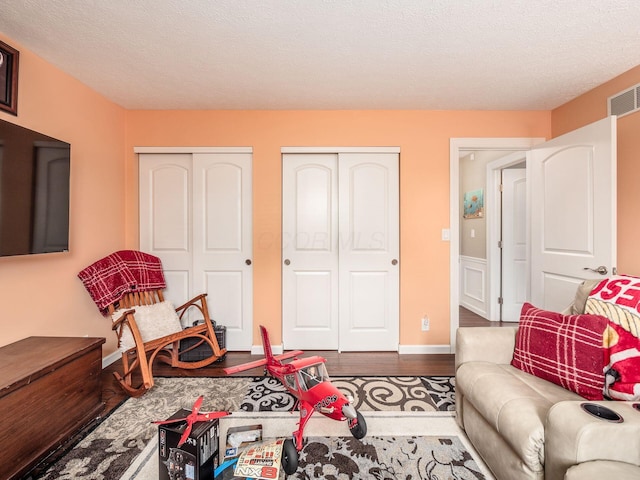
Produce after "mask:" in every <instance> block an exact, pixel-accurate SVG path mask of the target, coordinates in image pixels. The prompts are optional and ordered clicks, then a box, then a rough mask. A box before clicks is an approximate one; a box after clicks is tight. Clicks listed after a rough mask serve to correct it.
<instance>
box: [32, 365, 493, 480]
mask: <svg viewBox="0 0 640 480" xmlns="http://www.w3.org/2000/svg"><path fill="white" fill-rule="evenodd" d="M452 380H453V379H452V378H451V377H369V378H333V379H332V381H333V382H334V383H335V384H336V385H337V386H338V387H339V388H340V389H343V391H345V393H350V394H351V395H353V396H354V399H355V403H356V405H357V409H358V410H362V411H366V410H369V411H371V410H405V411H435V410H441V411H447V410H453V409H454V400H453V384H452ZM199 395H203V396H204V403H203V405H202V411H215V410H228V411H232V412H233V411H242V410H244V411H278V410H279V411H282V410H283V409H287V406H288V409H289V410H290V409H291V408H292V407H293V404H294V402H293V400H294V399H293V397H291V396H290V395H289V394H288V393H287V392H286V391H285V390H284V387H282V386H281V385H280V384H279V382H277V381H275V380H274V379H271V378H266V379H265V378H263V377H260V378H238V377H229V378H215V379H213V378H157V379H156V386H155V387H154V388H153V389H152V390H151V391H149V392H148V393H147V394H145V395H144V396H142V397H140V398H131V399H128V400H127V401H126V402H124V404H123V405H122V406H120V407H119V408H118V409H116V410H115V411H114V412H113V413H112V414H111V415H110V416H109V417H107V418H106V419H105V420H104V421H103V422H102V423H101V424H100V425H98V427H97V428H96V429H95V430H94V431H93V432H91V433H90V434H89V435H88V436H87V437H85V438H84V439H83V440H82V441H81V442H80V443H78V445H76V446H75V447H74V448H73V449H72V450H71V451H69V452H68V453H67V454H66V455H65V456H64V457H62V458H61V459H60V460H59V461H58V462H57V463H56V464H54V465H53V466H51V467H50V468H49V469H48V470H47V471H46V472H45V473H44V474H43V476H41V477H40V478H44V479H57V478H62V479H76V478H86V479H106V480H111V479H119V478H120V477H121V476H122V474H123V473H124V472H125V471H126V470H127V468H128V467H129V465H131V463H132V462H133V461H134V459H135V458H136V457H137V456H138V455H139V454H140V452H142V450H143V449H144V448H145V446H146V445H147V444H149V443H150V441H151V440H152V439H154V438H155V437H156V436H157V426H156V425H153V424H152V423H151V422H152V421H153V420H162V419H165V418H168V417H169V416H171V415H172V414H173V413H175V412H176V411H177V410H179V409H180V408H187V409H190V408H191V406H192V405H193V402H194V401H195V399H196V398H197V397H198V396H199ZM333 440H334V439H332V441H333ZM335 440H338V439H335ZM307 478H322V477H307ZM324 478H330V477H324ZM336 478H338V477H336ZM341 478H350V477H348V476H347V477H341ZM354 478H355V477H354ZM362 478H395V477H367V476H365V477H362ZM403 478H405V477H403ZM406 478H410V477H406ZM414 478H423V477H414ZM424 478H429V477H424ZM434 478H436V477H434ZM445 478H446V477H445ZM460 478H466V477H460ZM478 478H483V477H478Z"/></svg>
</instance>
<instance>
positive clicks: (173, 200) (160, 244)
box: [139, 153, 193, 307]
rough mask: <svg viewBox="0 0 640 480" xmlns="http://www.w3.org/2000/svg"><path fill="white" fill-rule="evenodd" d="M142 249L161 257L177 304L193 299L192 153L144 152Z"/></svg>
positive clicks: (169, 291)
mask: <svg viewBox="0 0 640 480" xmlns="http://www.w3.org/2000/svg"><path fill="white" fill-rule="evenodd" d="M139 162H140V179H139V194H140V250H142V251H144V252H147V253H150V254H152V255H155V256H157V257H159V258H160V259H161V261H162V267H163V270H164V276H165V279H166V281H167V289H166V290H165V296H166V299H167V300H169V301H171V302H172V303H173V304H174V306H176V307H177V306H179V305H182V304H183V303H184V302H185V301H187V300H189V299H190V298H191V292H192V290H193V276H192V269H191V266H192V248H191V243H192V242H191V154H154V153H146V154H140V156H139Z"/></svg>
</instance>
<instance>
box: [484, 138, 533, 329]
mask: <svg viewBox="0 0 640 480" xmlns="http://www.w3.org/2000/svg"><path fill="white" fill-rule="evenodd" d="M527 150H528V149H527ZM525 152H526V150H523V151H519V152H513V153H510V154H507V155H505V156H504V157H502V158H499V159H497V160H494V161H493V162H489V163H488V164H487V187H486V188H487V189H486V192H485V194H484V198H485V202H486V205H485V211H486V212H487V216H486V221H487V305H488V307H489V308H488V309H487V315H488V316H489V320H491V321H498V320H499V319H500V317H499V312H500V304H499V303H498V297H499V296H500V295H499V294H500V276H501V275H500V270H501V264H500V248H499V247H498V241H499V240H500V222H499V219H500V218H502V208H501V206H500V202H499V195H498V186H499V185H500V182H501V179H500V173H501V171H502V169H503V168H507V167H510V166H512V165H516V164H518V163H521V162H523V161H524V162H526V160H527V156H526V153H525Z"/></svg>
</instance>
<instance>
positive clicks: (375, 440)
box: [287, 437, 486, 480]
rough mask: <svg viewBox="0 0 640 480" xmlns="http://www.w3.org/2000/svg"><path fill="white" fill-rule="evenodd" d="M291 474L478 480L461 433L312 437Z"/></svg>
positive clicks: (295, 476) (303, 476)
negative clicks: (459, 434) (419, 435)
mask: <svg viewBox="0 0 640 480" xmlns="http://www.w3.org/2000/svg"><path fill="white" fill-rule="evenodd" d="M287 478H289V479H312V478H317V479H335V480H337V479H342V478H345V479H347V478H348V479H351V480H356V479H362V480H364V479H379V480H397V479H403V480H412V479H432V480H444V479H455V480H472V479H473V480H479V479H484V478H486V477H485V475H484V474H483V473H482V471H481V469H480V467H479V466H478V465H477V464H476V462H475V461H474V459H473V457H472V456H471V454H470V453H469V452H468V451H467V450H466V449H465V447H464V445H462V442H461V441H460V439H458V438H457V437H365V438H363V439H362V440H356V439H354V438H353V437H332V438H326V437H311V438H309V439H307V443H306V444H305V446H304V448H303V449H302V452H301V454H300V459H299V464H298V470H297V471H296V472H295V473H294V474H293V475H289V476H288V477H287Z"/></svg>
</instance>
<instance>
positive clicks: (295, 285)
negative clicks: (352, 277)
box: [282, 153, 339, 350]
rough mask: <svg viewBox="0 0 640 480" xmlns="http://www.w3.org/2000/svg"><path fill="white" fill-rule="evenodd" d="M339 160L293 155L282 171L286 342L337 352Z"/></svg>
mask: <svg viewBox="0 0 640 480" xmlns="http://www.w3.org/2000/svg"><path fill="white" fill-rule="evenodd" d="M337 161H338V156H337V154H330V153H329V154H311V155H310V154H300V155H298V154H288V155H285V156H284V157H283V171H282V188H283V204H282V207H283V208H282V235H283V236H282V316H283V318H282V340H283V343H284V346H285V348H289V349H290V348H302V349H309V350H312V349H323V350H337V349H338V347H339V342H338V340H339V332H338V327H339V324H338V300H339V291H338V171H337V165H338V163H337Z"/></svg>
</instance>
